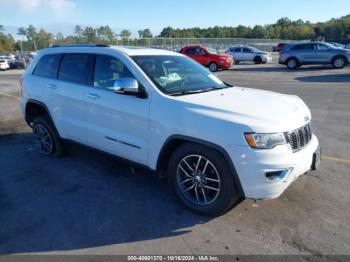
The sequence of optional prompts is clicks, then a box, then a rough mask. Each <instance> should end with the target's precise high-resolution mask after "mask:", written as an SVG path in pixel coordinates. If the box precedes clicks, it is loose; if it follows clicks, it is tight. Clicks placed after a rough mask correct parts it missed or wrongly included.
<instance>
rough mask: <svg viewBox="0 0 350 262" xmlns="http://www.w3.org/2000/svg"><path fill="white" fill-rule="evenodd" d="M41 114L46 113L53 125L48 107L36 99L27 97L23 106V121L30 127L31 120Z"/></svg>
mask: <svg viewBox="0 0 350 262" xmlns="http://www.w3.org/2000/svg"><path fill="white" fill-rule="evenodd" d="M41 115H47V116H48V118H49V119H50V121H51V122H52V124H53V125H54V122H53V120H52V117H51V114H50V111H49V109H48V107H47V106H46V105H45V104H44V103H43V102H40V101H38V100H34V99H29V100H28V101H27V103H26V106H25V121H26V123H27V124H28V125H29V126H30V127H32V123H33V120H34V119H35V118H36V117H38V116H41Z"/></svg>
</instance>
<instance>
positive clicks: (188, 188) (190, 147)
mask: <svg viewBox="0 0 350 262" xmlns="http://www.w3.org/2000/svg"><path fill="white" fill-rule="evenodd" d="M167 174H168V179H169V183H170V185H171V187H172V188H173V189H174V191H175V194H176V196H177V197H178V198H179V199H180V201H181V202H182V203H183V204H184V205H185V206H186V207H187V208H189V209H191V210H192V211H194V212H196V213H199V214H202V215H207V216H218V215H222V214H224V213H225V212H227V211H228V210H230V209H231V208H232V207H233V206H234V205H236V204H238V203H239V202H240V201H241V196H240V194H239V191H238V189H237V185H236V183H235V180H234V177H233V176H234V174H233V173H232V170H231V169H230V168H229V165H228V164H227V163H226V161H225V159H224V158H223V157H222V156H221V155H220V154H219V153H218V152H217V151H216V150H213V149H211V148H208V147H205V146H202V145H198V144H192V143H191V144H184V145H182V146H180V147H179V148H177V149H176V150H175V152H174V153H173V155H172V156H171V158H170V161H169V165H168V170H167Z"/></svg>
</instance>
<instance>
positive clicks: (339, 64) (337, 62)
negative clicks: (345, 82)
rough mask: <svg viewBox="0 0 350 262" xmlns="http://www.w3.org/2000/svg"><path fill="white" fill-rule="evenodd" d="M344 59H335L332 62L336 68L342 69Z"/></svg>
mask: <svg viewBox="0 0 350 262" xmlns="http://www.w3.org/2000/svg"><path fill="white" fill-rule="evenodd" d="M344 64H345V63H344V59H343V58H337V59H336V60H335V61H334V65H335V67H336V68H342V67H343V66H344Z"/></svg>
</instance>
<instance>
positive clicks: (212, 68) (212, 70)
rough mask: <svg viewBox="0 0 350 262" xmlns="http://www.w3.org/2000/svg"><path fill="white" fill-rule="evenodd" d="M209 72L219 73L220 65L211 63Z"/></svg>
mask: <svg viewBox="0 0 350 262" xmlns="http://www.w3.org/2000/svg"><path fill="white" fill-rule="evenodd" d="M209 70H210V72H216V71H218V65H217V64H216V63H215V62H211V63H210V64H209Z"/></svg>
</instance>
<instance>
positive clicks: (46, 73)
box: [33, 54, 62, 78]
mask: <svg viewBox="0 0 350 262" xmlns="http://www.w3.org/2000/svg"><path fill="white" fill-rule="evenodd" d="M61 57H62V54H52V55H44V56H42V57H41V58H40V60H39V62H38V63H37V64H36V66H35V69H34V71H33V75H37V76H42V77H48V78H57V70H58V66H59V64H60V61H61Z"/></svg>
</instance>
